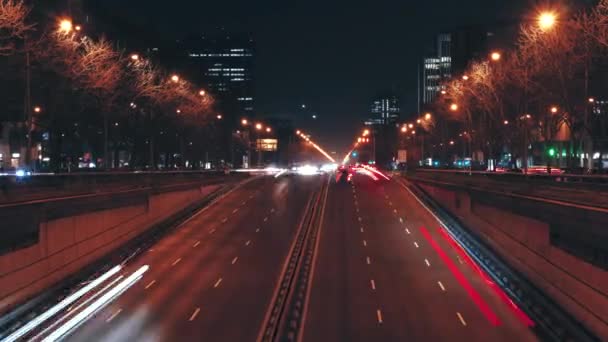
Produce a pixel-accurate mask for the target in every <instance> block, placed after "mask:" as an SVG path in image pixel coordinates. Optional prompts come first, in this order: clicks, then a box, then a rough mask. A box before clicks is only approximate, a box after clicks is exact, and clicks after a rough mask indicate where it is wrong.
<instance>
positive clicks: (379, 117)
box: [369, 94, 401, 125]
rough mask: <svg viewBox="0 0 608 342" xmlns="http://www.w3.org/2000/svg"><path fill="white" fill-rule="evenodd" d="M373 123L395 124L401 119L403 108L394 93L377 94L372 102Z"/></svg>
mask: <svg viewBox="0 0 608 342" xmlns="http://www.w3.org/2000/svg"><path fill="white" fill-rule="evenodd" d="M370 112H371V120H369V121H370V122H371V123H375V124H384V125H389V124H395V123H397V121H399V116H400V112H401V109H400V108H399V99H398V97H397V96H396V95H394V94H383V95H380V96H377V97H376V98H375V99H374V100H373V101H372V104H371V108H370Z"/></svg>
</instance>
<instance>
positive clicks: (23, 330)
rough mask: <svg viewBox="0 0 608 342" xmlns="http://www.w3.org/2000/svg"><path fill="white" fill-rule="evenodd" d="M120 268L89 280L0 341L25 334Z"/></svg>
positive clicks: (14, 338)
mask: <svg viewBox="0 0 608 342" xmlns="http://www.w3.org/2000/svg"><path fill="white" fill-rule="evenodd" d="M120 270H121V266H120V265H119V266H115V267H113V268H112V269H111V270H109V271H108V272H106V273H104V274H102V275H101V276H100V277H99V278H97V279H95V280H93V281H92V282H90V283H89V284H87V285H86V286H84V287H83V288H81V289H80V290H78V291H76V292H74V293H73V294H71V295H70V296H68V297H67V298H65V299H64V300H62V301H61V302H59V303H57V304H56V305H55V306H53V307H52V308H50V309H48V310H47V311H45V312H44V313H42V314H41V315H40V316H38V317H36V318H34V319H33V320H31V321H30V322H28V323H27V324H26V325H24V326H22V327H21V328H19V329H18V330H16V331H15V332H13V333H12V334H10V335H9V336H8V337H6V338H5V339H4V340H2V342H12V341H16V340H18V339H19V338H21V337H22V336H24V335H25V334H27V333H29V332H30V331H32V329H34V328H36V327H37V326H39V325H40V324H41V323H42V322H44V321H46V320H47V319H49V318H51V317H52V316H54V315H55V314H57V313H58V312H59V311H61V310H62V309H64V308H66V307H67V306H68V305H70V304H72V303H73V302H75V301H76V300H78V299H79V298H80V297H82V296H84V295H85V294H86V293H87V292H89V291H91V290H92V289H93V288H95V287H97V286H99V284H101V283H103V282H104V281H106V280H108V279H109V278H110V277H112V276H113V275H115V274H116V273H118V272H120Z"/></svg>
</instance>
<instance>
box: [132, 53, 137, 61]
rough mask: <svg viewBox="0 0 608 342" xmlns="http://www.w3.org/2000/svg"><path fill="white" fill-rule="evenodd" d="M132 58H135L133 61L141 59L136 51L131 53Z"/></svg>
mask: <svg viewBox="0 0 608 342" xmlns="http://www.w3.org/2000/svg"><path fill="white" fill-rule="evenodd" d="M131 60H133V61H138V60H139V55H138V54H136V53H134V54H132V55H131Z"/></svg>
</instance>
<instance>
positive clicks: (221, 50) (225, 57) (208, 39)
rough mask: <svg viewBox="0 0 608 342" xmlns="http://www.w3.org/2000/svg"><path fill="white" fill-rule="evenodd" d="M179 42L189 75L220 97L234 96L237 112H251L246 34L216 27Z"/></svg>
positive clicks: (251, 53) (251, 46)
mask: <svg viewBox="0 0 608 342" xmlns="http://www.w3.org/2000/svg"><path fill="white" fill-rule="evenodd" d="M181 45H182V46H183V49H184V50H185V51H186V54H187V62H186V65H187V69H188V70H189V71H190V72H191V74H190V75H189V77H191V78H192V79H193V80H194V81H195V82H197V83H200V84H205V85H206V87H207V88H208V90H209V92H210V93H211V94H213V95H214V96H215V97H216V98H218V99H220V101H221V100H222V99H231V100H235V101H236V102H237V104H238V105H237V107H238V110H239V112H240V113H239V115H243V116H248V117H250V116H253V111H254V102H255V95H254V88H255V87H254V76H253V73H254V58H255V43H254V41H253V39H252V38H251V37H250V36H249V35H245V34H230V33H227V32H225V31H220V32H219V33H215V34H209V35H201V36H199V37H196V38H190V39H187V40H185V41H184V42H183V43H181Z"/></svg>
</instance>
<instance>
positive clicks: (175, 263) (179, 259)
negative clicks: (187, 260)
mask: <svg viewBox="0 0 608 342" xmlns="http://www.w3.org/2000/svg"><path fill="white" fill-rule="evenodd" d="M180 261H182V258H177V259H175V261H174V262H173V263H172V264H171V266H175V265H177V263H178V262H180Z"/></svg>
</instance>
